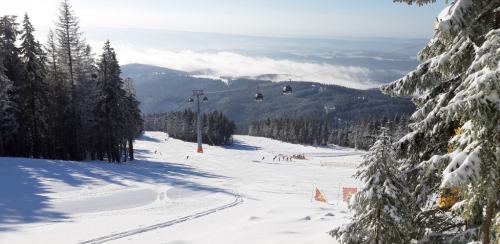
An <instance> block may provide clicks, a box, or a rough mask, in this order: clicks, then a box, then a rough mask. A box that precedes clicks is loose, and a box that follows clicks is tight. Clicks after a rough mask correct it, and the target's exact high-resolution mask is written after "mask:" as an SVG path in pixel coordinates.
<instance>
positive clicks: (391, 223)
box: [330, 127, 411, 244]
mask: <svg viewBox="0 0 500 244" xmlns="http://www.w3.org/2000/svg"><path fill="white" fill-rule="evenodd" d="M388 133H389V131H388V129H386V128H384V127H382V128H381V136H379V138H378V140H377V142H375V144H374V145H373V147H371V148H370V151H369V152H368V153H367V154H365V155H364V157H363V163H361V165H360V166H359V167H358V171H357V172H356V174H355V176H354V177H356V178H358V179H360V180H362V181H363V182H364V183H365V185H364V186H363V187H362V189H360V191H358V193H356V194H355V195H354V196H353V197H352V198H351V201H350V202H349V208H350V209H351V210H352V211H354V216H353V217H352V218H351V222H349V223H347V224H344V225H343V226H341V227H338V228H336V229H334V230H332V231H331V232H330V235H332V236H333V237H336V238H337V239H338V240H339V242H340V243H367V244H378V243H409V236H408V231H409V228H410V226H409V221H408V217H407V214H408V213H407V208H408V204H409V203H410V204H411V195H410V192H409V191H408V189H407V186H406V184H405V182H404V180H403V179H402V178H401V177H400V175H401V172H400V170H399V169H398V166H399V164H398V162H397V160H396V151H395V148H394V146H393V145H392V144H391V142H390V138H389V136H388V135H387V134H388Z"/></svg>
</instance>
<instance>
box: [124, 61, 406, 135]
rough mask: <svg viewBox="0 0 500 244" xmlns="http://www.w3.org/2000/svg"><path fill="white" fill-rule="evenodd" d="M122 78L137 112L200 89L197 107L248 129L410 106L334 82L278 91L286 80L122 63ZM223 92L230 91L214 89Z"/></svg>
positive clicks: (178, 103) (174, 105) (177, 105)
mask: <svg viewBox="0 0 500 244" xmlns="http://www.w3.org/2000/svg"><path fill="white" fill-rule="evenodd" d="M125 77H131V78H132V79H133V80H134V83H135V84H136V87H137V98H138V100H139V101H140V102H141V104H140V109H141V111H142V113H158V112H168V111H170V110H172V109H176V110H179V109H188V108H189V109H195V108H196V107H195V104H189V103H187V99H188V97H189V95H191V94H192V90H204V92H207V93H208V94H207V95H206V96H207V98H208V102H206V103H202V104H201V108H202V111H203V112H205V113H208V112H211V111H213V110H215V109H217V110H218V111H222V112H223V113H224V114H227V115H228V116H229V118H231V119H233V120H235V122H236V123H237V127H238V128H239V130H242V129H244V128H245V127H248V125H249V124H250V122H251V121H256V120H262V119H267V118H298V117H303V118H306V119H308V118H313V119H314V120H318V121H321V120H324V119H328V120H329V121H331V122H333V120H334V117H338V118H341V119H342V120H354V119H363V118H369V117H382V116H386V117H394V116H395V115H396V114H399V115H402V114H406V115H408V114H411V113H412V112H413V111H414V110H415V105H414V104H413V103H412V102H411V100H410V99H402V98H391V97H390V96H387V95H384V94H382V93H381V92H380V91H379V90H378V89H369V90H356V89H351V88H346V87H342V86H337V85H324V84H319V83H312V82H292V83H291V86H292V88H293V94H292V95H283V93H282V89H283V87H284V86H285V85H287V84H288V82H271V81H266V80H250V79H236V80H228V83H225V82H223V81H221V80H214V79H210V78H200V77H198V78H196V77H191V76H190V74H189V73H188V72H184V71H178V70H172V69H167V68H161V67H156V66H151V65H142V64H129V65H123V66H122V78H125ZM257 86H260V88H259V92H261V93H262V94H263V95H264V101H263V102H255V101H254V100H253V95H254V94H255V93H256V87H257ZM249 87H251V88H249ZM243 88H248V89H243ZM239 89H242V90H239ZM226 90H236V91H229V92H218V91H226ZM211 92H217V93H211Z"/></svg>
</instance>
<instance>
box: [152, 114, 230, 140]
mask: <svg viewBox="0 0 500 244" xmlns="http://www.w3.org/2000/svg"><path fill="white" fill-rule="evenodd" d="M197 117H198V114H197V113H196V112H194V111H192V110H191V109H185V110H184V111H176V112H169V113H158V114H147V115H144V116H143V120H144V130H145V131H163V132H165V133H168V136H169V137H172V138H175V139H180V140H183V141H188V142H197V123H198V120H197ZM235 130H236V125H235V123H234V121H233V120H230V119H229V118H228V117H227V116H226V115H224V114H223V113H222V112H220V113H219V112H218V111H217V110H214V111H213V112H211V113H208V114H205V113H203V114H202V115H201V137H202V143H205V144H209V145H215V146H221V145H222V146H223V145H231V144H232V143H233V141H232V136H233V134H234V131H235Z"/></svg>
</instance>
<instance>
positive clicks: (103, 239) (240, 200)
mask: <svg viewBox="0 0 500 244" xmlns="http://www.w3.org/2000/svg"><path fill="white" fill-rule="evenodd" d="M234 197H235V198H236V199H235V200H234V202H232V203H230V204H226V205H224V206H220V207H217V208H214V209H210V210H207V211H203V212H201V213H197V214H193V215H190V216H186V217H183V218H179V219H174V220H170V221H167V222H165V223H160V224H156V225H152V226H148V227H143V228H138V229H135V230H131V231H126V232H122V233H117V234H112V235H108V236H103V237H100V238H96V239H92V240H89V241H84V242H80V244H86V243H93V244H97V243H104V242H108V241H111V240H116V239H120V238H124V237H127V236H131V235H135V234H139V233H143V232H146V231H151V230H156V229H159V228H165V227H168V226H171V225H174V224H178V223H182V222H185V221H189V220H193V219H196V218H200V217H203V216H206V215H209V214H212V213H215V212H218V211H221V210H224V209H226V208H231V207H234V206H236V205H238V204H241V203H243V198H241V196H240V195H239V194H238V189H235V190H234Z"/></svg>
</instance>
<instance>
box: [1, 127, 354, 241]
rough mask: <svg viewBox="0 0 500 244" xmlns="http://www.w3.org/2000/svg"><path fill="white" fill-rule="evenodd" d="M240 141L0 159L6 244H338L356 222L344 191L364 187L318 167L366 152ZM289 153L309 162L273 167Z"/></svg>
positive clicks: (144, 143)
mask: <svg viewBox="0 0 500 244" xmlns="http://www.w3.org/2000/svg"><path fill="white" fill-rule="evenodd" d="M234 138H235V146H234V147H214V146H207V145H204V153H203V154H198V153H196V148H197V144H196V143H188V142H183V141H179V140H175V139H169V140H166V139H167V135H166V134H165V133H162V132H146V134H145V135H143V136H142V137H141V138H140V139H137V140H136V144H135V152H136V160H134V161H132V162H126V163H122V164H121V165H118V164H109V163H105V162H100V161H86V162H69V161H59V160H41V159H23V158H0V243H336V242H335V240H334V239H332V238H331V237H330V236H329V235H328V234H327V233H326V232H327V231H329V230H331V229H333V228H335V227H337V226H339V225H341V224H342V223H345V222H347V221H348V218H349V217H350V216H351V213H350V212H349V210H348V208H347V204H346V203H345V202H342V199H341V197H340V199H339V198H338V194H339V193H340V194H341V193H342V192H341V189H339V186H340V187H359V182H358V181H357V180H355V179H353V178H352V177H351V176H352V175H353V174H354V173H355V171H356V169H355V168H353V167H341V166H328V167H326V166H325V167H321V166H320V161H326V162H346V163H360V162H361V161H362V154H363V152H355V151H354V150H352V149H345V148H322V147H318V148H315V147H311V146H303V145H294V144H289V143H282V142H279V141H274V140H270V139H266V138H260V137H250V136H235V137H234ZM155 151H156V153H155ZM293 154H304V155H305V156H306V160H296V159H293V161H291V162H290V161H283V160H280V161H278V159H277V158H276V159H275V160H273V158H274V157H275V156H291V155H293ZM188 156H189V158H187V157H188ZM313 185H314V186H315V187H318V188H319V189H320V190H322V191H323V194H324V195H325V197H326V199H327V200H328V203H321V202H316V201H312V200H311V199H312V193H313Z"/></svg>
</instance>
